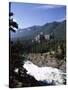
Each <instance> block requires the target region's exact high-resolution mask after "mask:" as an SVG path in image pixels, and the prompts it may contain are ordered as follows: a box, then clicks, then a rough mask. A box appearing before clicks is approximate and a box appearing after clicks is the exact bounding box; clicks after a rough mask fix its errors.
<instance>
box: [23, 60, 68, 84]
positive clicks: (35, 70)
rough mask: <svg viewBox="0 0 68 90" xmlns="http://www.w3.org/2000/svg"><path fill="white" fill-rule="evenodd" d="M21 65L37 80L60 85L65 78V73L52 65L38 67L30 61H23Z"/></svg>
mask: <svg viewBox="0 0 68 90" xmlns="http://www.w3.org/2000/svg"><path fill="white" fill-rule="evenodd" d="M23 67H24V68H25V69H26V70H27V74H29V75H31V76H33V77H34V78H35V79H36V80H37V81H41V82H47V83H48V84H50V83H53V84H55V85H61V84H63V83H64V80H65V75H66V74H65V73H63V72H62V71H61V70H59V69H57V68H53V67H38V66H36V65H35V64H33V63H32V62H31V61H29V60H27V61H24V65H23Z"/></svg>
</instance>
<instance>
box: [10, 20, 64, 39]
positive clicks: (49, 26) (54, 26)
mask: <svg viewBox="0 0 68 90" xmlns="http://www.w3.org/2000/svg"><path fill="white" fill-rule="evenodd" d="M41 32H43V33H44V34H45V35H49V34H51V33H53V34H54V36H55V39H62V40H65V38H66V20H64V21H62V22H52V23H46V24H44V25H42V26H32V27H28V28H25V29H19V30H18V31H17V32H16V33H13V32H11V39H12V40H17V39H18V40H32V39H34V38H35V37H36V36H37V35H39V34H40V33H41Z"/></svg>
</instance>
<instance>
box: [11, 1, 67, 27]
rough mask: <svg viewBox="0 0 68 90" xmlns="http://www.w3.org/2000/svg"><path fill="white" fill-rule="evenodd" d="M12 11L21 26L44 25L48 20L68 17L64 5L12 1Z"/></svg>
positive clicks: (60, 19)
mask: <svg viewBox="0 0 68 90" xmlns="http://www.w3.org/2000/svg"><path fill="white" fill-rule="evenodd" d="M11 11H12V12H13V13H14V19H16V21H17V23H18V24H19V28H26V27H30V26H33V25H43V24H45V23H47V22H52V21H62V20H64V19H65V18H66V7H65V6H63V5H47V4H30V3H19V2H17V3H16V2H13V3H11Z"/></svg>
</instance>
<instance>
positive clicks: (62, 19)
mask: <svg viewBox="0 0 68 90" xmlns="http://www.w3.org/2000/svg"><path fill="white" fill-rule="evenodd" d="M64 20H66V17H63V18H61V19H58V20H57V21H59V22H61V21H64Z"/></svg>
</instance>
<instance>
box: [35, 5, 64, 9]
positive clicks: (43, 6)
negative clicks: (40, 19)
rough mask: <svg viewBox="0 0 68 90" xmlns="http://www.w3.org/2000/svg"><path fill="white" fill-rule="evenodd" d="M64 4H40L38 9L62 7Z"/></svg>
mask: <svg viewBox="0 0 68 90" xmlns="http://www.w3.org/2000/svg"><path fill="white" fill-rule="evenodd" d="M61 7H63V6H62V5H40V6H36V8H37V9H53V8H61Z"/></svg>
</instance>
